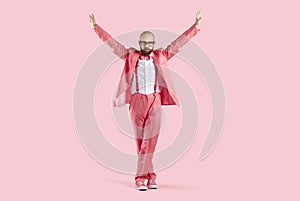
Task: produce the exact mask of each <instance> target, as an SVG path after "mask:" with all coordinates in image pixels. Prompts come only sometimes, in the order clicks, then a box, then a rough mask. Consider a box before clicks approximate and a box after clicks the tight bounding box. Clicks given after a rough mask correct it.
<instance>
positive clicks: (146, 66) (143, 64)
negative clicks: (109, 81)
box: [131, 54, 160, 94]
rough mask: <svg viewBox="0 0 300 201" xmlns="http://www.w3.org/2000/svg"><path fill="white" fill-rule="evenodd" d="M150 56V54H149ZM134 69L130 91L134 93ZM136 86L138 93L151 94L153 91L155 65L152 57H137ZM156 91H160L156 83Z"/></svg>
mask: <svg viewBox="0 0 300 201" xmlns="http://www.w3.org/2000/svg"><path fill="white" fill-rule="evenodd" d="M150 56H151V54H150ZM135 73H136V71H135V72H134V73H133V78H132V86H131V93H132V94H134V93H136V75H135ZM137 74H138V76H137V77H138V88H139V93H142V94H151V93H154V82H155V66H154V63H153V59H152V58H151V59H149V60H146V59H139V60H138V63H137ZM156 92H160V89H159V86H158V84H156Z"/></svg>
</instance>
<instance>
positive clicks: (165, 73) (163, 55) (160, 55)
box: [94, 24, 200, 107]
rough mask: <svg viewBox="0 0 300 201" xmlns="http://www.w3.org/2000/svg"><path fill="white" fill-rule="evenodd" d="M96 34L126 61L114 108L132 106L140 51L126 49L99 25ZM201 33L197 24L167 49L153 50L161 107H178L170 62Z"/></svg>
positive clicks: (95, 29) (95, 28)
mask: <svg viewBox="0 0 300 201" xmlns="http://www.w3.org/2000/svg"><path fill="white" fill-rule="evenodd" d="M94 31H95V33H96V34H97V35H98V36H99V37H100V39H101V40H103V42H104V43H106V44H107V45H108V46H109V47H110V48H111V49H112V50H113V52H114V53H115V54H116V55H117V56H119V57H120V58H121V59H123V60H124V61H125V65H124V68H123V71H122V74H121V77H120V80H119V85H118V89H117V93H116V96H115V98H114V101H113V105H114V107H120V106H123V105H125V104H130V99H131V96H132V94H131V84H132V77H133V73H134V71H135V68H136V66H137V62H138V58H139V55H140V51H139V50H137V49H135V48H133V47H130V48H125V47H124V45H122V44H120V43H119V42H118V41H117V40H115V39H114V38H113V37H112V36H111V35H110V34H109V33H107V32H106V31H105V30H103V29H102V28H101V27H100V26H99V25H97V24H96V25H95V26H94ZM199 31H200V29H199V28H197V26H196V25H195V24H193V25H192V26H191V27H190V28H189V29H187V30H186V31H185V32H184V33H182V34H181V35H180V36H179V37H178V38H176V39H175V40H174V41H173V42H171V44H170V45H168V46H167V48H165V49H163V48H159V49H155V50H153V52H152V53H153V54H152V55H153V56H152V58H153V62H154V65H155V67H156V75H157V82H158V85H159V86H160V92H159V93H160V97H161V105H177V106H179V101H178V99H177V96H176V92H175V88H174V84H173V81H172V78H171V74H170V72H169V69H168V60H169V59H170V58H172V57H173V56H174V55H175V54H176V53H178V52H179V48H181V47H182V46H183V45H185V44H186V43H187V42H188V41H189V40H190V39H191V38H192V37H193V36H195V35H196V34H197V33H198V32H199Z"/></svg>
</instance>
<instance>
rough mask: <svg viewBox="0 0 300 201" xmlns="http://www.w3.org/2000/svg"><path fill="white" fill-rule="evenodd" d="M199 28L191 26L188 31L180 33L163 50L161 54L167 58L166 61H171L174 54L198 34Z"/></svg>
mask: <svg viewBox="0 0 300 201" xmlns="http://www.w3.org/2000/svg"><path fill="white" fill-rule="evenodd" d="M199 31H200V28H199V27H197V26H196V25H195V24H193V25H192V26H191V27H190V28H189V29H188V30H186V31H185V32H184V33H182V34H181V35H180V36H179V37H178V38H176V39H175V40H174V41H172V42H171V43H170V45H168V46H167V48H165V49H164V50H163V54H164V55H165V57H166V58H167V60H169V59H171V58H172V57H173V56H174V55H175V54H177V53H178V52H179V49H180V48H181V47H182V46H184V45H185V44H186V43H187V42H188V41H189V40H190V39H191V38H193V37H194V36H195V35H196V34H197V33H198V32H199Z"/></svg>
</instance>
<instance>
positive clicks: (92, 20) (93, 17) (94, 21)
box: [89, 13, 96, 27]
mask: <svg viewBox="0 0 300 201" xmlns="http://www.w3.org/2000/svg"><path fill="white" fill-rule="evenodd" d="M89 17H90V23H91V25H92V27H94V26H95V25H96V20H95V16H94V14H93V13H92V14H91V15H89Z"/></svg>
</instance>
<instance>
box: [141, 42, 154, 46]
mask: <svg viewBox="0 0 300 201" xmlns="http://www.w3.org/2000/svg"><path fill="white" fill-rule="evenodd" d="M140 45H141V46H146V45H148V46H149V47H152V46H153V45H154V42H146V41H140Z"/></svg>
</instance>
